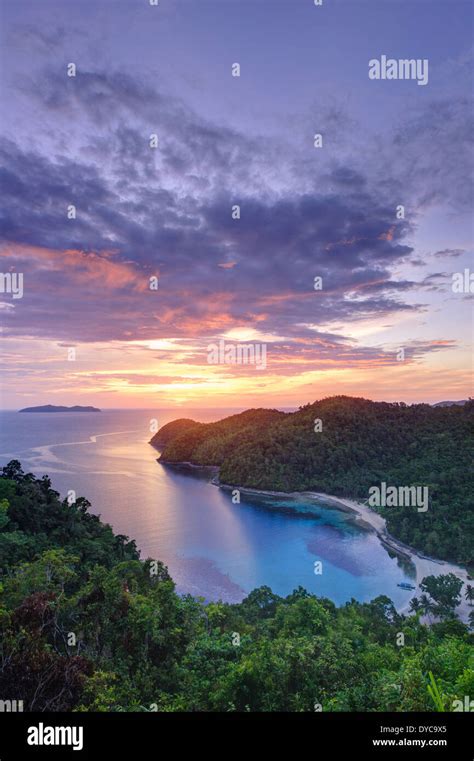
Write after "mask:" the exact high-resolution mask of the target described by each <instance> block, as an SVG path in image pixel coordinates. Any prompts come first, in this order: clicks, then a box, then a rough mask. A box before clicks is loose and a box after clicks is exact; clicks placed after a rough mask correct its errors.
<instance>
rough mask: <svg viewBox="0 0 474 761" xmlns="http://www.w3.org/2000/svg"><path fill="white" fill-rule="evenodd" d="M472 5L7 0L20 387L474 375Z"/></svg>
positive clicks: (204, 390) (88, 397) (7, 165)
mask: <svg viewBox="0 0 474 761" xmlns="http://www.w3.org/2000/svg"><path fill="white" fill-rule="evenodd" d="M472 16H473V5H472V3H471V2H464V1H463V0H450V2H445V1H444V0H439V1H438V0H429V2H428V0H323V2H322V5H319V6H317V5H315V4H314V0H252V1H250V0H247V1H246V0H216V1H214V0H209V1H206V0H159V1H158V4H157V5H156V6H155V5H150V0H122V1H120V0H94V2H90V3H89V2H88V1H87V0H81V1H80V2H73V1H72V0H42V2H37V0H34V1H33V2H30V1H29V0H14V2H10V1H9V0H2V2H1V3H0V34H1V54H0V70H1V76H0V81H1V91H0V105H1V112H2V115H3V118H2V119H1V140H0V172H1V186H2V190H3V197H4V203H3V205H2V210H1V212H0V232H1V243H0V256H1V264H0V272H1V273H2V275H3V276H4V275H5V274H8V273H10V276H11V275H12V274H14V273H16V275H17V277H18V276H19V275H20V274H21V275H22V277H23V292H22V295H21V297H19V293H17V294H16V296H17V297H15V294H14V293H12V292H11V289H10V290H9V288H8V283H7V280H4V287H3V291H4V292H3V293H0V315H1V316H0V321H1V338H2V350H1V355H2V359H1V362H2V382H1V396H0V406H1V407H2V408H3V409H18V408H20V407H24V406H30V405H33V404H48V403H50V404H94V405H96V406H100V407H102V408H117V407H123V408H133V407H137V408H138V407H141V408H144V407H161V408H166V407H177V408H178V407H179V408H186V407H189V408H196V407H216V408H225V407H242V408H246V407H293V406H294V407H296V406H299V405H301V404H306V403H308V402H312V401H314V400H316V399H320V398H323V397H325V396H329V395H333V394H349V395H354V396H364V397H366V398H371V399H376V400H386V401H405V402H408V403H412V402H422V401H423V402H436V401H441V400H445V399H463V398H467V397H468V396H470V395H472V394H473V388H472V370H473V367H472V337H473V309H472V292H471V290H470V286H469V274H470V272H471V270H472V269H473V267H472V240H473V235H472V208H473V206H472V202H473V185H472V177H473V171H472V170H473V157H472V135H473V130H472V126H473V125H472V121H473V120H472V117H473V108H472V84H473V82H472V72H473V68H472V62H473V60H472V59H473V45H472V32H473V18H472ZM381 56H386V57H387V58H388V59H395V60H397V61H398V60H399V59H415V60H417V59H419V60H420V61H427V62H428V73H429V76H428V82H427V83H426V84H425V85H420V84H418V81H416V79H401V78H399V79H390V80H389V79H371V78H370V77H369V75H368V72H369V61H371V60H372V59H381ZM70 64H74V66H75V76H69V75H68V74H70V73H71V67H70ZM235 64H238V65H239V67H240V71H238V70H237V69H236V67H235ZM237 72H238V73H239V74H240V76H233V74H235V73H237ZM315 135H320V136H321V138H320V140H319V145H315V143H318V140H315ZM152 136H156V138H152ZM152 142H154V144H153V145H151V143H152ZM236 207H238V209H237V211H236ZM401 207H403V208H402V210H400V209H401ZM71 209H73V211H71ZM71 215H72V216H71ZM466 270H467V276H466V275H465V276H464V281H463V282H464V286H463V288H462V289H459V288H458V289H457V290H455V289H453V275H454V277H457V276H458V275H459V273H461V274H462V273H465V271H466ZM466 277H467V279H466ZM315 278H321V280H320V281H318V282H319V286H320V287H317V288H315ZM17 282H18V281H17ZM151 284H153V286H152V287H150V286H151ZM219 342H223V344H222V345H223V346H225V347H239V346H242V345H245V346H247V347H248V346H250V347H254V349H255V347H257V346H258V347H262V346H264V347H265V351H266V362H265V366H263V365H260V366H259V365H258V364H256V363H254V364H252V363H248V364H239V363H231V364H225V363H223V362H218V363H216V364H213V363H210V362H209V357H210V347H213V346H215V345H218V344H219ZM71 350H72V351H71ZM248 351H249V352H250V355H251V351H253V350H248ZM229 356H231V355H229Z"/></svg>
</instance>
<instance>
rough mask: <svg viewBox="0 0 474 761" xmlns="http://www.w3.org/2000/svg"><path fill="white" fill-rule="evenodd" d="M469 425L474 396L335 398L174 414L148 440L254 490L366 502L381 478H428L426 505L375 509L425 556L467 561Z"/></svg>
mask: <svg viewBox="0 0 474 761" xmlns="http://www.w3.org/2000/svg"><path fill="white" fill-rule="evenodd" d="M317 420H319V421H321V425H322V430H321V431H319V432H315V421H317ZM316 427H317V424H316ZM473 433H474V401H469V402H468V403H467V404H465V405H464V406H455V405H453V406H450V407H431V406H430V405H428V404H417V405H412V406H408V405H405V404H403V403H399V404H398V403H393V404H392V403H386V402H372V401H369V400H367V399H359V398H352V397H345V396H334V397H331V398H328V399H322V400H321V401H318V402H315V403H314V404H308V405H306V406H305V407H301V408H300V409H299V410H298V411H297V412H293V413H283V412H277V411H275V410H262V409H259V410H248V411H247V412H244V413H242V414H241V415H233V416H232V417H229V418H225V419H224V420H221V421H219V422H218V423H211V424H202V423H195V422H194V421H188V422H187V423H186V424H184V421H176V422H174V423H169V424H168V425H167V426H164V427H163V428H162V429H161V431H158V433H157V434H156V436H155V437H154V439H153V440H152V443H153V444H154V445H155V446H158V447H159V448H161V457H160V459H161V460H162V461H163V462H179V461H184V460H185V461H190V462H193V463H195V464H199V465H219V466H220V480H221V482H222V483H226V484H231V485H240V486H244V487H253V488H256V489H266V490H277V491H322V492H326V493H328V494H333V495H337V496H347V497H354V498H357V499H361V500H365V499H367V498H368V490H369V488H370V487H371V486H374V485H379V484H380V483H381V482H382V481H385V482H386V483H387V484H389V485H393V486H413V485H420V486H428V489H429V497H430V506H429V509H428V511H427V512H426V513H420V512H417V511H416V509H414V508H413V507H400V508H392V507H391V508H384V509H381V512H382V513H383V515H384V516H385V517H386V518H387V521H388V528H389V531H390V532H391V533H392V534H393V535H394V536H396V537H398V538H399V539H401V540H402V541H404V542H406V543H407V544H411V545H413V546H415V547H417V548H418V549H420V550H422V551H424V552H426V553H428V554H430V555H434V556H436V557H439V558H441V559H452V560H456V561H458V562H461V563H466V564H470V563H473V561H474V547H473V545H474V542H473V537H474V512H473V506H474V467H473V462H474V436H473ZM160 442H163V443H162V444H160Z"/></svg>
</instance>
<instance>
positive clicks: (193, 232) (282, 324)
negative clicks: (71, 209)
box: [0, 71, 423, 361]
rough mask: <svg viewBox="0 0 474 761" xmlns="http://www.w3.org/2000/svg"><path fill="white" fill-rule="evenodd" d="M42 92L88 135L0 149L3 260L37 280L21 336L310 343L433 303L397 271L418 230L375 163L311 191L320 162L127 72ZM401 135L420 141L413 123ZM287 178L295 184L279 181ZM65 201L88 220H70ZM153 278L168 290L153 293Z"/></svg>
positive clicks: (343, 171) (55, 114)
mask: <svg viewBox="0 0 474 761" xmlns="http://www.w3.org/2000/svg"><path fill="white" fill-rule="evenodd" d="M34 96H35V97H36V98H37V100H38V102H39V103H41V105H42V107H43V108H45V109H46V110H47V112H48V113H49V114H50V115H51V117H52V118H54V119H58V120H59V121H58V123H59V124H60V125H63V126H64V125H66V127H67V126H68V125H72V126H71V130H74V128H75V127H77V125H78V124H79V126H80V130H79V133H80V134H81V136H82V139H83V143H82V145H81V146H79V147H78V146H77V145H74V146H73V147H71V148H70V149H69V150H66V149H65V150H64V151H63V152H62V153H61V154H56V153H55V154H51V152H50V153H49V154H48V155H46V154H45V153H41V152H40V151H38V150H35V149H34V148H29V149H22V148H21V147H20V146H18V145H16V144H15V143H14V142H12V141H5V142H4V143H3V145H2V147H1V153H0V157H1V164H2V169H1V172H2V174H1V181H2V186H3V188H4V191H5V194H6V203H5V206H4V211H3V212H2V217H1V226H2V233H3V237H4V240H5V241H7V245H6V247H5V253H6V255H7V258H8V263H9V265H12V264H13V266H15V267H16V269H17V270H18V271H24V272H25V275H26V286H25V287H26V289H27V290H26V297H25V299H24V301H23V302H22V303H21V304H15V309H14V310H9V312H12V314H11V315H9V314H8V313H7V314H6V317H5V320H4V324H5V326H6V328H7V330H8V331H10V332H14V333H15V334H18V335H20V334H25V333H30V332H31V330H32V327H33V326H34V330H35V332H36V333H37V334H38V335H40V336H41V335H42V336H44V337H49V338H58V339H61V340H63V341H67V340H77V341H93V340H111V339H120V340H132V339H149V338H162V337H171V336H174V337H180V336H183V337H184V336H187V335H192V336H193V337H200V336H201V337H207V336H212V335H215V334H219V333H222V332H224V331H226V330H229V329H230V328H232V327H235V326H238V327H241V326H243V327H257V328H258V329H259V330H260V331H266V332H271V333H273V334H274V335H283V336H287V337H289V338H291V339H299V340H301V341H302V342H303V343H304V346H305V349H304V350H306V351H312V350H314V346H315V344H314V342H315V340H316V339H317V338H318V337H321V336H322V335H323V334H322V333H316V332H315V331H314V330H313V329H311V328H309V327H308V325H317V324H323V325H326V324H330V323H331V322H335V321H345V320H351V319H363V318H367V317H371V316H383V315H390V314H394V313H397V312H403V311H413V310H421V309H422V308H423V307H422V305H420V304H408V303H405V302H404V301H403V300H402V296H403V294H404V293H405V292H407V291H411V290H413V288H414V287H416V286H417V285H418V284H414V283H413V282H411V281H408V280H406V279H405V280H398V281H397V280H392V279H391V271H392V268H393V267H395V266H396V265H397V264H399V263H400V262H403V261H405V260H407V258H409V257H410V256H411V254H412V253H413V249H412V248H411V247H410V246H409V245H407V244H406V243H405V242H404V239H405V237H406V235H407V234H408V233H409V232H410V230H411V228H410V226H409V224H408V223H407V222H406V221H404V220H397V219H396V218H395V210H394V209H395V207H394V203H393V202H392V201H391V197H390V194H389V193H387V183H388V175H387V176H385V177H383V180H382V181H381V184H380V185H377V184H374V183H373V172H374V171H375V173H376V174H377V173H381V170H379V169H378V168H377V167H376V168H375V170H374V168H373V167H367V176H365V175H364V173H363V171H362V170H361V169H360V167H357V168H354V167H352V166H350V165H348V164H347V165H346V164H343V163H341V162H340V161H339V162H338V163H337V164H334V166H331V165H330V164H328V163H326V164H325V165H324V169H323V171H322V174H321V177H322V180H321V187H319V186H318V183H317V180H316V179H313V180H312V184H313V185H314V190H312V191H309V190H307V189H305V190H301V189H300V186H299V183H298V178H299V177H300V176H301V177H304V176H306V177H308V174H309V172H311V171H312V167H313V164H312V162H313V161H314V159H311V161H309V162H306V163H304V164H302V163H300V162H299V160H298V161H296V160H295V159H294V157H293V156H291V157H290V156H288V157H286V156H285V153H284V151H283V149H282V146H276V144H275V143H274V142H272V141H270V140H268V141H265V140H263V139H260V138H251V137H248V136H245V135H242V134H239V133H237V132H236V131H234V130H232V129H229V128H226V127H222V128H221V127H216V126H214V125H212V124H209V123H206V122H205V121H204V120H202V119H200V118H199V117H198V116H197V115H196V114H195V113H193V112H192V111H190V110H189V109H187V108H186V107H185V106H184V105H183V104H182V103H181V102H179V101H178V100H177V99H175V98H172V97H168V96H165V95H163V94H160V93H159V92H157V91H156V90H155V89H154V88H153V87H150V86H149V85H148V84H145V83H142V82H139V81H137V80H136V79H134V78H132V77H131V76H129V75H124V74H119V73H117V74H104V73H96V72H82V71H79V72H78V76H77V77H76V78H67V77H65V76H63V75H59V74H57V73H56V74H53V75H49V76H47V77H43V79H42V80H41V82H40V83H37V85H36V86H35V88H34ZM61 120H63V121H61ZM155 132H156V134H158V136H159V149H158V150H157V151H153V150H151V149H150V147H149V143H148V140H149V136H150V134H151V133H155ZM395 143H396V145H397V146H400V145H402V144H405V145H407V144H408V142H407V138H406V136H405V134H404V133H403V131H401V132H400V133H398V134H397V136H396V138H395ZM282 151H283V152H282ZM277 159H278V162H279V164H278V166H276V163H275V162H276V160H277ZM307 164H309V166H308V165H307ZM275 171H276V172H277V174H278V175H282V176H284V177H285V178H286V179H287V184H286V186H284V187H279V188H277V189H276V188H275V187H274V186H273V178H274V176H275ZM369 172H371V173H372V177H371V181H370V183H369V181H368V177H369ZM409 174H410V173H409ZM422 175H423V173H422ZM410 177H411V179H412V182H413V186H414V187H415V186H416V178H415V177H414V174H413V172H411V174H410ZM393 183H394V185H395V186H397V183H398V184H399V183H400V179H399V178H395V179H394V180H393ZM317 186H318V187H317ZM369 187H370V188H371V189H370V190H369ZM68 204H74V205H75V206H76V207H77V219H75V220H68V219H67V215H66V210H67V206H68ZM234 204H239V205H240V209H241V218H240V219H239V220H235V219H233V218H232V215H231V208H232V206H233V205H234ZM25 246H26V248H25ZM42 250H44V251H42ZM65 251H67V252H69V253H68V254H63V253H62V252H65ZM154 274H159V278H160V286H159V291H158V292H157V293H150V291H149V289H148V278H149V276H150V275H154ZM316 276H319V277H322V278H323V290H322V291H319V292H315V291H314V287H313V281H314V278H315V277H316ZM72 293H73V294H74V299H72V298H71V294H72ZM52 294H54V302H53V303H54V307H53V308H52V301H51V295H52ZM78 296H80V298H77V297H78ZM297 349H298V347H297V345H296V344H295V343H291V351H292V352H295V351H297ZM301 350H302V351H303V349H301ZM330 350H331V351H332V352H333V353H334V354H337V353H338V342H337V341H335V340H334V342H332V343H331V344H330ZM352 351H354V352H355V353H356V354H357V353H358V350H357V349H352ZM342 355H344V359H345V361H347V359H348V356H347V351H344V352H342ZM342 355H341V356H342ZM376 359H377V358H376V357H375V360H376Z"/></svg>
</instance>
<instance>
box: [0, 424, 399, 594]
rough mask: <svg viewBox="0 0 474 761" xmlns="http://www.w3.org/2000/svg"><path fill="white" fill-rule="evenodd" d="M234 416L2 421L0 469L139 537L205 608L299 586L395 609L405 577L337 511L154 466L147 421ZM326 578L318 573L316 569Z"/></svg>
mask: <svg viewBox="0 0 474 761" xmlns="http://www.w3.org/2000/svg"><path fill="white" fill-rule="evenodd" d="M232 412H233V410H226V411H223V410H219V411H207V410H199V411H195V412H193V411H190V410H187V411H186V413H185V414H184V415H183V414H180V413H179V411H176V410H172V411H156V410H155V411H151V410H126V411H124V410H109V411H103V412H101V413H17V412H2V413H0V428H1V430H0V465H1V466H3V465H5V464H6V463H7V462H8V461H9V460H11V459H13V458H15V459H19V460H20V461H21V463H22V465H23V469H24V470H25V471H31V472H33V473H35V474H36V475H43V474H45V473H47V474H48V475H49V476H50V477H51V479H52V482H53V487H54V488H55V489H56V490H57V491H59V492H60V493H61V494H62V495H63V496H65V495H66V493H67V491H68V490H69V489H74V490H75V492H76V494H77V495H78V496H84V497H87V499H88V500H89V501H90V502H91V503H92V508H91V509H92V510H93V512H95V513H98V514H100V515H101V517H102V520H104V521H107V522H108V523H110V524H111V525H112V526H113V528H114V530H115V532H117V533H121V534H127V535H128V536H130V537H132V538H134V539H135V540H136V542H137V545H138V547H139V549H140V551H141V556H142V558H145V557H152V558H156V559H159V560H162V561H163V562H164V563H165V564H166V565H167V566H168V568H169V570H170V573H171V575H172V577H173V578H174V580H175V582H176V585H177V590H178V591H179V592H181V593H184V592H189V593H191V594H193V595H200V596H202V597H204V598H205V599H207V600H217V599H222V600H226V601H228V602H238V601H240V600H241V599H242V598H243V597H244V596H245V595H246V594H247V593H248V592H250V591H251V590H252V589H254V588H255V587H258V586H261V585H263V584H266V585H268V586H269V587H271V588H272V589H273V591H274V592H276V593H278V594H281V595H286V594H289V593H290V592H291V591H292V590H293V589H295V588H296V587H298V586H299V585H301V586H303V587H305V588H306V589H307V590H308V591H310V592H313V593H315V594H321V595H324V596H326V597H329V598H330V599H332V600H334V602H335V603H336V604H341V603H344V602H345V601H346V600H350V599H351V598H355V599H357V600H360V601H368V600H371V599H373V598H374V597H376V596H377V595H380V594H385V595H388V596H389V597H391V599H392V600H393V601H394V602H395V604H396V605H397V606H398V605H401V604H403V603H404V602H405V601H406V599H407V594H409V593H407V592H404V591H403V590H401V589H400V588H399V587H397V583H398V582H400V581H403V580H405V581H406V580H409V578H410V576H409V574H410V573H411V569H410V568H409V567H408V568H407V567H406V566H402V565H401V561H400V560H399V559H397V558H394V557H390V555H389V554H388V553H387V551H386V550H385V549H384V547H383V546H382V545H381V544H380V542H379V540H378V539H377V537H376V536H375V534H373V533H370V532H367V531H363V530H361V529H360V528H359V527H357V526H355V525H354V523H353V520H352V518H351V517H350V516H349V515H348V514H346V513H343V512H340V511H338V510H334V509H331V508H327V507H324V506H323V505H319V504H317V503H313V502H309V501H303V500H302V501H294V500H291V499H281V500H280V499H274V498H271V499H270V498H260V497H259V498H253V497H252V498H248V497H244V495H243V494H242V501H241V503H240V504H236V505H234V504H233V503H232V500H231V497H230V494H229V493H228V492H225V491H222V490H221V489H219V488H217V487H216V486H213V485H212V484H211V483H210V482H209V477H205V476H203V474H199V475H196V474H192V473H191V474H190V473H188V472H183V471H180V470H179V469H176V468H170V467H166V466H163V465H160V464H159V463H158V462H157V457H158V453H157V451H156V450H155V449H154V448H153V447H151V446H150V445H149V443H148V441H149V439H150V438H151V433H150V420H151V419H152V418H157V419H158V424H159V426H161V425H164V424H165V423H167V422H169V421H170V420H174V419H176V418H178V417H184V416H185V417H192V418H193V419H195V420H201V421H203V422H208V421H211V420H217V419H219V418H221V417H224V416H225V415H226V414H232ZM316 560H320V561H322V563H323V566H322V567H323V573H322V574H321V575H316V574H315V573H314V562H315V561H316Z"/></svg>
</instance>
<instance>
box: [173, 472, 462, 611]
mask: <svg viewBox="0 0 474 761" xmlns="http://www.w3.org/2000/svg"><path fill="white" fill-rule="evenodd" d="M158 462H161V464H162V465H171V466H172V465H177V466H185V467H188V468H190V469H204V468H207V469H208V470H209V469H212V471H213V472H215V474H216V475H215V476H214V478H212V479H211V483H212V484H213V485H214V486H217V487H219V488H221V489H224V490H226V491H229V490H233V489H238V490H239V491H240V492H242V493H243V494H255V495H256V496H267V497H277V498H278V497H280V498H290V499H295V500H301V499H310V500H315V501H318V502H319V503H322V505H323V506H325V507H329V508H333V509H335V510H340V511H341V512H345V513H348V514H350V515H351V516H353V519H354V521H355V523H356V524H357V525H358V526H360V527H361V528H362V529H364V530H365V531H373V532H375V533H376V535H377V537H378V538H379V540H380V542H381V543H382V545H383V546H384V547H385V549H386V550H388V551H391V552H393V553H395V554H396V555H398V556H401V557H403V558H404V559H405V560H406V561H409V562H410V563H411V564H412V565H413V567H414V569H415V580H414V582H413V583H414V584H415V586H416V589H415V590H411V591H410V594H409V596H407V599H406V603H405V604H404V605H403V606H402V607H401V608H398V612H399V613H407V612H408V609H409V605H410V600H411V599H412V598H413V597H415V596H416V595H417V594H419V591H420V590H419V584H420V582H421V581H422V580H423V579H424V578H425V577H426V576H441V575H444V574H448V573H453V574H454V575H455V576H457V578H458V579H461V581H462V582H463V584H467V583H469V581H470V579H469V575H468V572H467V569H466V568H463V567H462V566H459V565H456V564H455V563H452V562H450V561H447V560H438V559H436V558H431V557H428V556H427V555H423V554H422V553H420V552H419V551H418V550H416V549H415V548H414V547H411V546H409V545H407V544H404V543H403V542H401V541H400V540H399V539H396V537H394V536H392V535H391V534H390V533H389V532H388V530H387V522H386V520H385V518H383V517H382V516H381V515H379V514H378V513H376V512H375V511H374V510H372V509H371V508H370V507H368V505H364V504H363V503H362V502H357V501H356V500H353V499H349V498H347V497H336V496H334V495H332V494H325V493H323V492H313V491H296V492H282V491H271V490H264V489H255V488H251V487H246V486H238V485H230V484H224V483H221V481H220V480H219V475H218V474H219V466H217V465H196V464H194V463H191V462H179V463H178V462H175V463H172V462H166V461H163V460H162V461H160V460H158ZM463 592H464V588H462V589H461V602H460V604H459V605H458V606H457V608H456V611H455V612H456V616H457V617H458V618H459V619H460V620H461V621H463V622H464V623H467V622H468V616H469V613H470V612H471V611H472V610H473V609H474V608H473V606H471V605H469V604H468V602H467V600H466V599H465V597H464V595H463Z"/></svg>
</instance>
